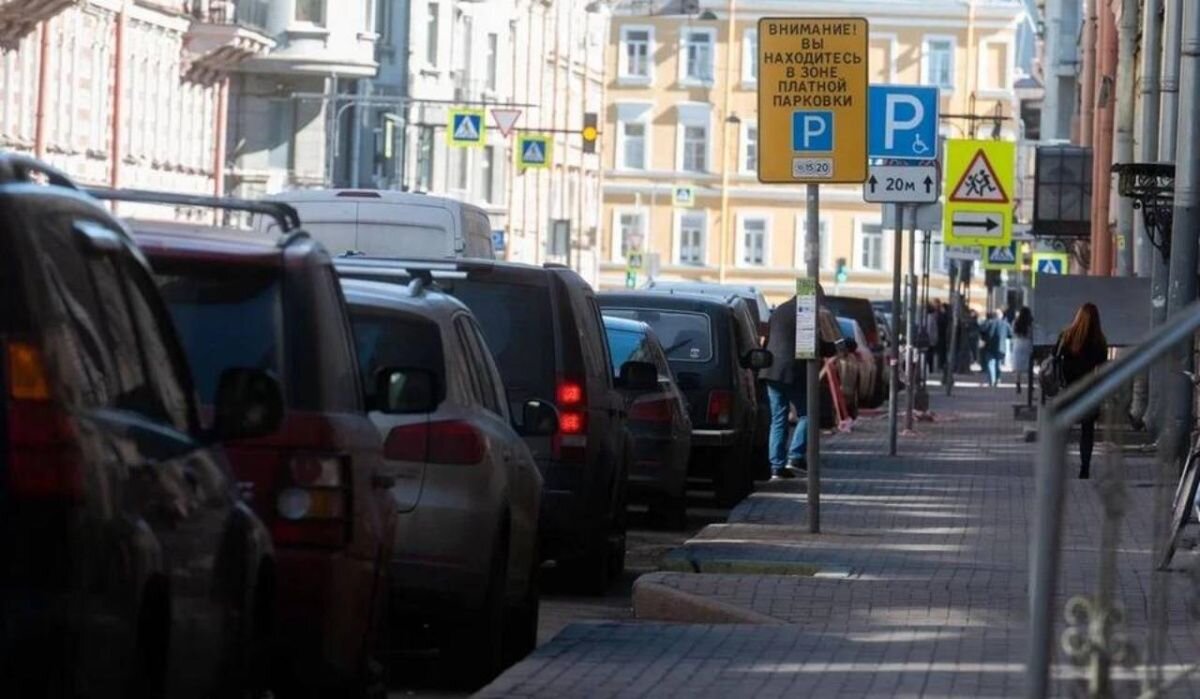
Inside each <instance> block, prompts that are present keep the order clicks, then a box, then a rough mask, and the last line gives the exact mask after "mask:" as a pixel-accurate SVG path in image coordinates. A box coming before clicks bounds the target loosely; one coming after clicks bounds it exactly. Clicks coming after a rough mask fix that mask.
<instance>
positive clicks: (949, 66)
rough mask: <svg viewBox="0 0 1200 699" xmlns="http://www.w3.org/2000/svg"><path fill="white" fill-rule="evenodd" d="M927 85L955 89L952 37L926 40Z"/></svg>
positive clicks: (925, 80)
mask: <svg viewBox="0 0 1200 699" xmlns="http://www.w3.org/2000/svg"><path fill="white" fill-rule="evenodd" d="M924 83H925V84H926V85H934V86H937V87H940V88H942V89H943V90H953V89H954V41H953V40H952V39H926V40H925V79H924Z"/></svg>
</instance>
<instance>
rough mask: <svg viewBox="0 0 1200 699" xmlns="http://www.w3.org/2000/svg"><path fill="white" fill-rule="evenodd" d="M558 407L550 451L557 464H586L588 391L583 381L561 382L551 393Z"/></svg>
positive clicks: (568, 380)
mask: <svg viewBox="0 0 1200 699" xmlns="http://www.w3.org/2000/svg"><path fill="white" fill-rule="evenodd" d="M554 398H555V402H556V403H557V404H558V434H556V435H554V440H553V442H552V444H551V448H552V451H553V454H554V458H555V459H558V460H560V461H569V462H574V463H583V462H585V461H587V429H588V424H587V391H586V390H585V389H584V385H583V382H582V381H579V380H577V379H573V378H560V379H559V380H558V385H557V386H556V387H555V389H554Z"/></svg>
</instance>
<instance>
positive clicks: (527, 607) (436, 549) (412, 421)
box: [342, 278, 558, 684]
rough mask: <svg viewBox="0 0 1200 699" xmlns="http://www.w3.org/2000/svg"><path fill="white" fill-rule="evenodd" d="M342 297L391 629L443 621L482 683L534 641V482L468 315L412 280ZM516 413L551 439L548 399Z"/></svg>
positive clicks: (351, 284)
mask: <svg viewBox="0 0 1200 699" xmlns="http://www.w3.org/2000/svg"><path fill="white" fill-rule="evenodd" d="M342 287H343V290H344V292H345V294H346V300H347V302H348V303H349V305H350V320H351V324H352V325H353V328H354V338H355V344H356V346H357V349H358V364H359V367H360V370H361V372H362V384H363V386H364V387H365V389H366V397H367V400H366V404H367V407H368V409H369V410H370V416H371V421H372V422H374V423H375V425H376V426H377V427H378V428H379V431H380V434H381V435H383V437H384V458H385V459H386V461H385V464H384V471H383V473H384V474H385V475H386V477H387V478H389V479H392V480H393V482H394V485H393V486H392V488H391V495H392V499H393V501H394V506H395V508H396V510H397V512H398V513H399V515H398V518H397V527H396V532H395V543H394V545H393V549H392V561H391V568H390V571H389V572H390V575H389V580H390V590H391V596H390V599H389V602H390V605H389V609H390V611H391V615H392V618H393V619H395V618H402V619H404V620H406V621H407V620H415V621H419V622H429V621H432V622H434V623H439V622H442V623H447V622H448V624H449V626H451V627H452V629H453V630H452V632H451V633H452V635H451V636H450V638H452V639H453V642H452V644H451V645H452V647H451V648H448V649H447V650H459V651H461V657H456V658H454V662H455V663H456V666H457V667H459V668H464V669H466V670H467V671H468V672H470V673H471V674H472V675H473V677H472V679H473V680H474V682H473V684H482V683H483V682H484V681H486V680H488V679H490V678H491V677H492V676H494V675H495V674H496V673H497V672H498V671H499V670H500V669H501V667H502V665H503V661H504V660H505V659H508V660H515V659H518V658H521V657H524V656H525V655H526V654H528V653H529V652H530V651H531V650H533V648H534V645H535V644H536V641H537V625H538V570H539V568H540V565H541V561H540V559H539V558H538V551H537V534H538V532H537V523H538V512H539V509H540V506H541V499H542V476H541V474H540V473H539V472H538V469H537V464H536V463H534V460H533V455H532V454H530V453H529V448H528V447H526V446H525V442H524V441H523V440H522V439H521V437H520V435H518V434H517V431H516V430H514V428H513V425H512V418H511V417H510V415H509V405H508V399H507V397H506V394H505V390H504V385H503V383H502V382H501V379H500V374H499V370H498V369H497V368H496V365H495V363H494V362H493V361H492V355H491V352H490V351H489V350H488V348H487V343H486V342H485V341H484V339H483V335H482V331H481V330H480V329H479V324H478V323H477V322H476V320H475V317H474V316H473V315H471V312H470V311H469V310H467V308H466V306H464V305H463V304H462V303H461V302H459V301H457V300H455V299H454V298H452V297H450V296H446V295H445V294H442V293H440V292H438V291H436V290H434V289H429V288H426V286H425V282H424V281H423V280H422V279H420V278H418V279H417V280H414V281H413V283H412V285H411V286H409V287H403V286H399V285H396V284H381V283H378V282H369V281H359V280H352V279H344V280H342ZM522 412H523V419H522V422H523V425H524V427H523V432H524V433H526V434H530V435H542V434H552V433H553V432H554V431H556V430H557V427H558V412H557V410H555V408H554V406H553V404H551V403H550V402H549V400H539V399H532V400H528V401H526V402H525V404H524V405H523V406H522Z"/></svg>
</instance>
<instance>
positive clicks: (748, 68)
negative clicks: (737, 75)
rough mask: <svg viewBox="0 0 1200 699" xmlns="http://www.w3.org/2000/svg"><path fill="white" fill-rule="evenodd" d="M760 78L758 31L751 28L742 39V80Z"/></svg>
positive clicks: (750, 81) (746, 81)
mask: <svg viewBox="0 0 1200 699" xmlns="http://www.w3.org/2000/svg"><path fill="white" fill-rule="evenodd" d="M757 80H758V31H757V30H754V29H749V30H747V31H746V38H745V39H743V40H742V82H744V83H752V82H756V81H757Z"/></svg>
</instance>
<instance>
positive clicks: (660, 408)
mask: <svg viewBox="0 0 1200 699" xmlns="http://www.w3.org/2000/svg"><path fill="white" fill-rule="evenodd" d="M629 419H630V420H637V421H639V422H670V421H671V400H670V399H667V398H659V399H656V400H639V401H636V402H634V404H633V405H632V406H630V408H629Z"/></svg>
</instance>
